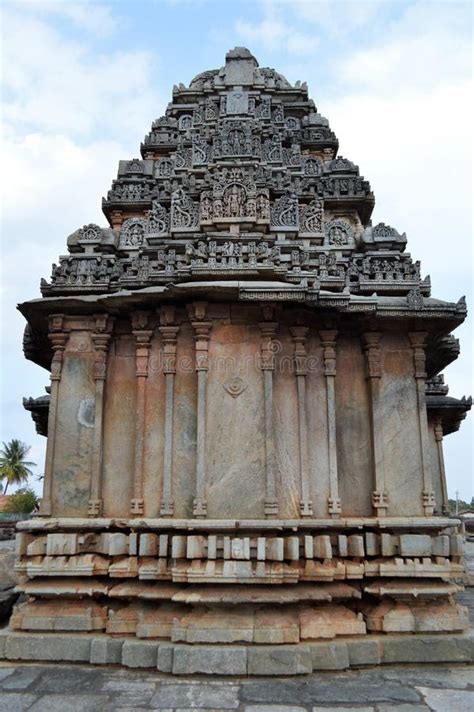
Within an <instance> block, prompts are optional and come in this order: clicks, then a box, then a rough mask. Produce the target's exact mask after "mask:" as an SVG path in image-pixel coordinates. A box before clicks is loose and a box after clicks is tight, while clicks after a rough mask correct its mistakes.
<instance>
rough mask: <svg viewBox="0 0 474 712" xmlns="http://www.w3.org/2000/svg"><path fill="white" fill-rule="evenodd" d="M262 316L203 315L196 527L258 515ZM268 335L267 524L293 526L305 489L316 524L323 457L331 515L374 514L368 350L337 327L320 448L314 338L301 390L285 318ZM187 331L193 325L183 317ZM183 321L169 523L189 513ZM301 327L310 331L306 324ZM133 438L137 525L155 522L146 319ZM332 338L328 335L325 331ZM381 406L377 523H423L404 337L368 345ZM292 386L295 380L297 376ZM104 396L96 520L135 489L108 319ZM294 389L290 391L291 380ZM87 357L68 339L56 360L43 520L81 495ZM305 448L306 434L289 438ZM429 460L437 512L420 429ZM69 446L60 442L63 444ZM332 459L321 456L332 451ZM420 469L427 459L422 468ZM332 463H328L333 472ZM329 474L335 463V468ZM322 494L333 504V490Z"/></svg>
mask: <svg viewBox="0 0 474 712" xmlns="http://www.w3.org/2000/svg"><path fill="white" fill-rule="evenodd" d="M259 317H260V319H261V313H260V311H259V310H258V309H256V308H255V307H249V308H247V309H242V308H241V307H240V308H239V309H235V310H233V311H232V312H231V309H230V307H229V306H226V305H214V306H213V307H212V310H211V311H210V315H209V319H210V321H209V324H210V331H209V342H208V357H209V359H208V370H207V371H206V374H207V375H206V379H205V380H206V391H207V393H206V409H205V414H206V421H207V422H206V430H205V447H204V452H205V463H206V464H205V478H206V483H205V489H206V499H207V514H206V516H207V517H208V518H217V519H219V518H221V519H225V518H238V517H240V518H248V519H252V518H261V517H264V516H265V510H264V506H265V498H266V487H267V477H268V473H267V471H266V461H267V449H266V431H265V427H266V426H265V408H264V380H265V378H264V372H263V370H262V362H261V356H262V352H261V349H262V334H261V329H260V327H259V323H260V320H259ZM279 317H280V318H279V321H276V322H275V323H276V324H277V326H276V327H275V328H276V331H275V361H274V368H273V370H272V383H273V411H272V412H273V431H274V453H275V459H274V471H275V481H276V495H277V504H278V516H279V517H282V518H287V519H291V518H298V517H299V516H300V515H301V499H302V489H303V486H304V485H303V481H304V480H305V479H306V482H307V489H308V499H309V501H310V503H311V507H312V511H311V514H310V516H313V517H316V518H327V517H328V516H329V514H330V512H329V509H328V506H329V505H328V502H329V499H330V498H331V487H332V488H333V489H334V482H333V483H332V485H331V474H330V469H331V466H330V459H331V457H332V458H333V461H334V457H336V459H337V462H336V470H335V472H336V488H338V490H339V491H338V493H337V492H336V494H338V496H339V498H340V500H341V511H340V514H341V515H342V516H372V515H373V509H372V506H373V505H372V492H373V491H374V489H376V487H375V483H374V477H375V475H374V460H373V457H374V456H373V452H372V435H371V428H372V413H371V391H370V388H369V384H368V379H367V363H366V353H364V349H363V342H362V341H361V337H360V335H359V333H358V332H349V331H345V329H344V328H341V329H340V331H339V334H337V335H336V336H335V337H334V338H335V341H334V345H335V353H336V375H335V377H334V384H335V391H334V393H335V395H334V399H335V401H334V403H335V426H336V427H335V437H333V442H332V445H331V437H330V424H329V421H330V416H329V414H328V398H330V395H329V391H328V388H329V380H328V377H327V374H328V372H327V370H326V369H327V363H326V361H325V358H326V357H325V355H324V354H325V351H324V348H325V347H324V345H323V336H322V334H323V333H324V332H323V331H321V330H320V328H319V325H318V324H316V323H313V324H312V325H311V326H309V327H308V328H306V327H300V328H303V329H306V331H305V340H304V343H305V346H304V348H305V354H306V362H305V363H306V371H305V374H304V376H303V381H304V391H303V393H302V392H301V390H300V391H298V376H297V374H296V372H295V361H294V358H295V336H294V333H295V332H294V327H293V323H294V319H295V317H294V315H293V314H292V313H291V312H290V311H286V312H283V313H282V314H280V315H279ZM191 321H192V320H191ZM191 321H190V317H189V316H188V314H187V313H186V312H185V311H184V310H183V309H180V310H176V318H175V322H174V323H175V328H176V329H177V331H176V340H175V344H176V363H175V373H174V375H173V377H172V378H173V386H172V392H173V399H172V400H173V414H172V427H171V432H170V433H169V435H168V437H169V441H170V443H171V445H170V447H171V453H172V462H171V499H172V501H173V503H174V509H173V512H172V515H171V516H175V517H178V518H187V517H192V516H193V506H194V504H195V498H196V467H197V454H196V453H197V380H198V379H197V372H196V335H195V333H194V328H195V327H194V326H193V325H192V323H191ZM308 323H309V322H308ZM149 327H150V328H149V333H150V338H149V350H148V362H147V371H146V374H147V375H146V377H145V399H144V405H143V408H144V433H143V501H144V509H143V515H144V516H146V517H159V516H164V513H163V512H162V511H161V509H162V506H163V499H164V487H165V485H164V459H165V402H166V389H165V370H166V368H165V366H164V356H163V349H164V336H163V333H162V327H160V326H159V322H158V321H157V317H153V319H152V321H151V322H150V324H149ZM334 333H336V332H334ZM380 359H381V361H380V362H381V376H380V379H379V380H380V404H381V409H382V410H381V413H382V416H383V417H381V418H379V419H378V421H377V422H378V431H379V432H378V433H377V437H378V438H379V439H380V441H381V443H382V449H383V468H384V472H385V485H384V487H385V490H386V492H387V494H388V510H387V514H389V515H401V514H403V515H404V516H412V515H413V516H415V515H420V514H423V499H422V492H423V490H424V489H425V488H426V487H425V485H424V481H423V471H422V458H421V438H420V427H421V426H420V420H419V417H418V405H417V389H416V379H415V377H414V365H413V348H412V346H411V344H410V342H409V340H408V338H407V337H406V336H405V335H403V334H396V333H393V334H392V333H385V334H383V335H382V336H381V340H380ZM300 378H301V376H300ZM105 383H106V385H105V391H104V418H103V439H102V442H103V457H102V469H101V478H102V485H101V489H102V500H103V510H102V513H103V515H104V516H114V517H126V516H129V514H130V502H131V500H132V499H133V496H134V494H133V493H134V482H135V480H136V470H137V466H136V456H137V455H136V431H137V427H136V423H137V418H138V417H139V416H138V412H137V408H139V405H138V401H137V341H136V334H135V335H134V334H133V333H132V328H131V325H130V323H129V322H127V321H120V322H117V324H116V325H115V331H114V333H113V335H112V338H111V340H110V345H109V348H108V356H107V375H106V382H105ZM300 386H301V381H300ZM95 392H96V391H95V385H94V351H93V344H92V340H91V334H90V332H87V331H80V330H74V331H73V332H72V334H71V336H70V338H69V341H68V345H67V348H66V350H65V352H64V357H63V370H62V378H61V381H60V384H59V399H58V426H57V433H56V442H55V448H54V483H53V488H52V491H53V515H54V514H55V513H56V512H57V513H61V515H66V516H85V515H86V513H87V509H88V501H89V499H90V497H91V495H90V489H91V471H92V468H93V465H92V460H93V453H92V447H93V432H94V399H95ZM300 399H302V401H301V402H304V412H305V425H306V429H307V444H306V448H307V450H306V465H305V462H304V457H305V455H304V452H305V450H304V448H303V449H301V446H300V421H299V414H300V410H299V409H300V407H301V404H300ZM301 438H302V440H304V432H303V430H301ZM427 442H429V448H428V452H427V456H428V459H429V467H430V472H431V473H432V478H433V488H434V490H435V495H436V504H437V509H438V511H440V509H439V508H440V506H441V503H442V491H441V482H440V478H441V475H440V466H439V462H438V450H437V443H436V441H435V436H434V432H433V427H432V426H431V427H430V434H429V440H427ZM71 443H72V445H71ZM331 449H332V455H331V453H330V451H331ZM425 459H426V458H425ZM333 465H334V462H333ZM333 473H334V466H333ZM333 494H334V493H333Z"/></svg>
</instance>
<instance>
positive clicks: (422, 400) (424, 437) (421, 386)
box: [408, 331, 435, 517]
mask: <svg viewBox="0 0 474 712" xmlns="http://www.w3.org/2000/svg"><path fill="white" fill-rule="evenodd" d="M408 336H409V339H410V343H411V346H412V349H413V364H414V367H415V372H414V376H415V381H416V395H417V408H418V425H419V435H420V455H421V469H422V474H423V493H422V497H423V508H424V510H425V515H426V516H427V517H431V516H432V514H433V512H434V507H435V496H434V491H433V484H432V479H431V466H430V454H429V434H428V416H427V412H426V396H425V392H426V370H425V363H426V355H425V344H426V336H427V334H426V332H425V331H412V332H410V333H409V334H408Z"/></svg>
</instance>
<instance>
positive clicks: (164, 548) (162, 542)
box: [158, 534, 169, 557]
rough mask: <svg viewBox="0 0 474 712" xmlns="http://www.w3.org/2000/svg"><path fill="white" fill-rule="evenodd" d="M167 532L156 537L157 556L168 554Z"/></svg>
mask: <svg viewBox="0 0 474 712" xmlns="http://www.w3.org/2000/svg"><path fill="white" fill-rule="evenodd" d="M168 542H169V536H168V534H160V535H159V537H158V556H161V557H164V556H168Z"/></svg>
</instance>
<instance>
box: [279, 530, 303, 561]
mask: <svg viewBox="0 0 474 712" xmlns="http://www.w3.org/2000/svg"><path fill="white" fill-rule="evenodd" d="M283 553H284V557H285V560H286V561H298V560H299V558H300V540H299V538H298V537H297V536H287V537H285V539H284V544H283Z"/></svg>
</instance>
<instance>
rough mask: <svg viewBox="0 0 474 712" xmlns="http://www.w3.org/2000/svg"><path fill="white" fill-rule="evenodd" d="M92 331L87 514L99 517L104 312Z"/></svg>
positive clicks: (109, 326)
mask: <svg viewBox="0 0 474 712" xmlns="http://www.w3.org/2000/svg"><path fill="white" fill-rule="evenodd" d="M94 319H95V328H94V331H93V332H92V343H93V345H94V365H93V368H94V381H95V408H94V435H93V445H92V468H91V488H90V499H89V509H88V515H89V516H90V517H100V516H101V514H102V451H103V444H102V430H103V422H104V389H105V379H106V375H107V350H108V346H109V341H110V336H111V334H110V332H111V330H112V320H111V318H110V317H108V316H107V315H106V314H96V315H95V317H94Z"/></svg>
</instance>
